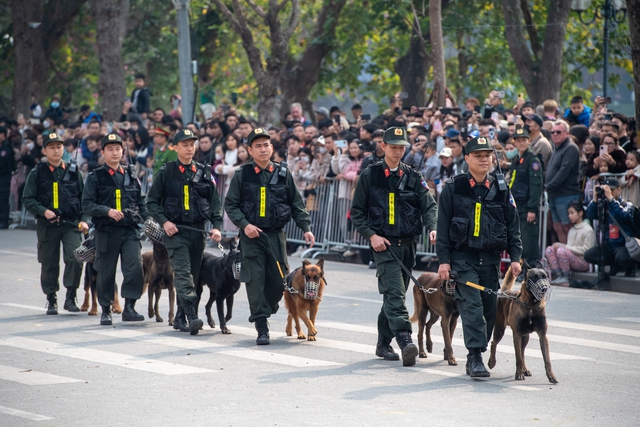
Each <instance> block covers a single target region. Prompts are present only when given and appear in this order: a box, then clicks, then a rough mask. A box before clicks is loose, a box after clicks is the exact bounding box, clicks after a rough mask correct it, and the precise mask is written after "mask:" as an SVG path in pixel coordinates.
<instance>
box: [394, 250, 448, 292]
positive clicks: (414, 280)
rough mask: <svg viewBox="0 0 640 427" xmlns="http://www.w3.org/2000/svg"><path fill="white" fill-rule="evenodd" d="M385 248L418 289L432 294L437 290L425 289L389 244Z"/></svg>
mask: <svg viewBox="0 0 640 427" xmlns="http://www.w3.org/2000/svg"><path fill="white" fill-rule="evenodd" d="M387 250H388V251H389V253H390V254H391V256H392V257H393V259H394V260H395V261H396V262H397V263H398V264H400V268H402V270H403V271H404V272H405V273H407V274H408V275H409V277H410V278H411V280H412V281H413V283H415V285H416V286H417V287H418V289H420V290H421V291H422V292H424V293H426V294H432V293H434V292H437V291H438V289H437V288H430V289H425V288H424V287H423V286H422V284H421V283H420V282H419V281H418V279H416V278H415V277H413V274H411V271H409V269H408V268H407V267H406V266H405V265H404V264H403V263H402V261H400V258H398V255H397V254H396V253H395V250H394V249H393V248H392V247H391V245H389V246H387Z"/></svg>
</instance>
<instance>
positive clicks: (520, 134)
mask: <svg viewBox="0 0 640 427" xmlns="http://www.w3.org/2000/svg"><path fill="white" fill-rule="evenodd" d="M512 137H513V139H516V138H529V131H528V130H527V129H526V128H523V127H520V126H516V130H515V131H514V132H513V135H512Z"/></svg>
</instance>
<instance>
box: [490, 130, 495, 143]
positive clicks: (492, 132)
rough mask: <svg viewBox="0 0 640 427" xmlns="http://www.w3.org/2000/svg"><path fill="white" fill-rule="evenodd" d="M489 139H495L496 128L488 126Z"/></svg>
mask: <svg viewBox="0 0 640 427" xmlns="http://www.w3.org/2000/svg"><path fill="white" fill-rule="evenodd" d="M489 139H490V140H491V141H494V140H495V139H496V130H495V129H494V128H492V127H491V128H489Z"/></svg>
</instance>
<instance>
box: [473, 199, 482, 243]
mask: <svg viewBox="0 0 640 427" xmlns="http://www.w3.org/2000/svg"><path fill="white" fill-rule="evenodd" d="M481 213H482V204H481V203H476V212H475V218H474V225H473V237H480V214H481Z"/></svg>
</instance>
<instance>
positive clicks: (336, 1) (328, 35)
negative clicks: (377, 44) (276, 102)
mask: <svg viewBox="0 0 640 427" xmlns="http://www.w3.org/2000/svg"><path fill="white" fill-rule="evenodd" d="M345 3H346V0H326V1H325V2H324V3H323V6H322V9H321V10H320V12H319V13H318V17H317V19H316V24H315V27H314V30H313V32H312V33H311V35H310V36H309V40H311V42H309V43H308V44H307V48H306V49H305V51H304V52H303V53H302V55H301V57H300V58H299V59H298V60H297V61H292V60H290V61H289V62H288V63H287V66H286V67H285V69H284V71H283V74H282V77H281V79H280V89H281V91H282V105H281V106H280V116H281V118H283V119H284V117H285V116H286V114H287V112H288V111H289V106H290V105H291V104H292V103H294V102H300V103H301V104H302V105H303V107H304V109H305V110H306V111H307V113H308V114H309V117H310V118H311V120H312V121H315V112H314V111H313V108H311V107H310V106H311V105H313V104H312V103H311V101H310V99H309V94H310V93H311V90H312V89H313V87H314V86H315V85H316V83H318V79H319V78H320V68H321V66H322V61H323V60H324V57H325V56H326V55H327V54H328V53H329V52H331V50H332V49H333V48H334V44H335V36H336V26H337V25H338V18H339V17H340V13H341V12H342V9H343V7H344V5H345Z"/></svg>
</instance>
